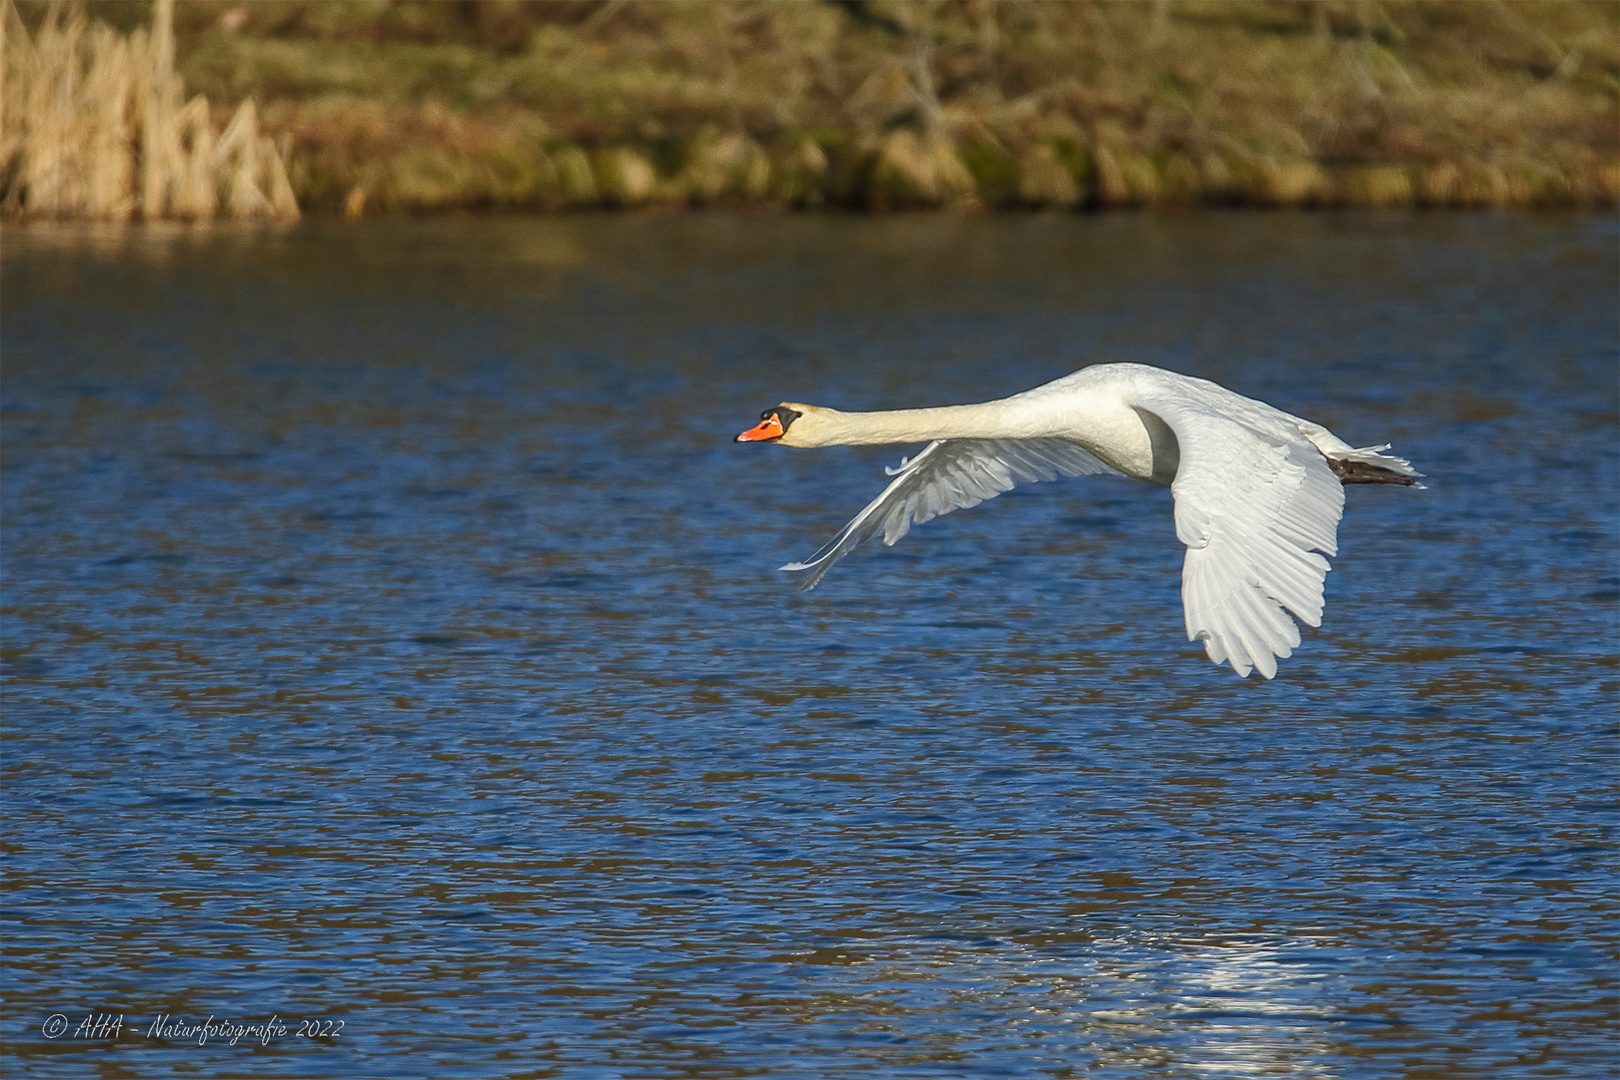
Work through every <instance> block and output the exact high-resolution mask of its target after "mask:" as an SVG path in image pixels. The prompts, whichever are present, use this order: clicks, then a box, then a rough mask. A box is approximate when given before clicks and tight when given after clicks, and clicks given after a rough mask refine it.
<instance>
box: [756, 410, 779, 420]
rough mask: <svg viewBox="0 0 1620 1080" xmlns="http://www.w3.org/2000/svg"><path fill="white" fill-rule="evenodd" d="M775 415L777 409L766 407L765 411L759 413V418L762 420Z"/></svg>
mask: <svg viewBox="0 0 1620 1080" xmlns="http://www.w3.org/2000/svg"><path fill="white" fill-rule="evenodd" d="M775 415H776V410H775V409H766V410H765V411H764V412H762V413H760V414H759V418H760V419H761V420H769V419H770V418H771V417H773V416H775Z"/></svg>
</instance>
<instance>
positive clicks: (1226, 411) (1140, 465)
mask: <svg viewBox="0 0 1620 1080" xmlns="http://www.w3.org/2000/svg"><path fill="white" fill-rule="evenodd" d="M736 441H737V442H778V443H782V444H783V445H784V446H804V447H809V446H856V445H871V444H877V443H918V442H927V443H928V445H927V446H925V447H924V448H923V449H922V451H921V452H920V453H919V454H917V455H916V456H915V457H912V458H909V459H904V460H902V461H901V463H900V467H899V468H898V469H889V470H886V471H887V472H888V473H889V475H891V476H893V477H894V479H893V480H892V481H891V482H890V483H889V486H888V487H886V488H884V489H883V492H882V494H880V495H879V496H878V497H877V498H875V499H873V500H872V501H871V502H870V503H868V504H867V505H866V508H865V509H864V510H862V511H861V512H860V513H858V514H856V515H855V517H854V519H853V520H851V521H850V523H849V524H848V525H845V526H844V527H843V529H841V530H840V531H839V533H838V535H837V536H834V537H833V538H832V540H831V541H829V542H828V543H827V545H826V546H825V547H823V548H822V549H821V550H820V551H818V552H816V553H815V554H814V555H812V556H811V557H810V558H809V559H807V560H806V561H804V562H795V563H789V564H787V565H786V566H784V567H782V569H783V570H790V571H804V572H807V575H808V576H807V577H806V578H805V579H804V588H806V589H811V588H814V587H815V585H816V583H817V582H818V581H820V580H821V578H822V576H823V575H824V574H826V572H827V571H828V570H829V569H831V567H832V565H833V563H835V562H837V561H838V560H839V559H841V558H843V557H844V556H845V555H847V554H849V552H850V551H851V550H853V549H854V548H855V547H856V546H857V545H858V544H860V543H861V542H862V541H864V540H867V539H868V538H870V537H873V536H876V535H877V534H878V533H880V532H881V533H882V534H883V543H884V544H885V545H890V544H893V543H894V542H895V541H896V540H899V539H900V538H901V537H902V536H904V535H905V534H906V532H907V530H909V529H910V528H911V526H912V525H913V524H921V523H922V522H925V521H929V520H931V519H933V518H936V517H938V516H939V515H941V514H948V513H950V512H951V511H952V510H959V509H963V508H965V507H969V506H977V505H978V504H979V503H981V502H983V501H984V500H985V499H992V498H995V497H996V496H997V495H999V494H1001V493H1002V492H1003V491H1010V490H1011V489H1012V488H1013V486H1014V485H1015V484H1016V483H1018V482H1019V481H1023V482H1026V483H1033V482H1035V481H1039V480H1055V479H1057V478H1058V477H1059V476H1083V475H1086V474H1088V473H1113V474H1115V475H1120V474H1123V475H1125V476H1131V477H1135V478H1136V479H1138V480H1147V481H1149V482H1151V483H1155V484H1163V485H1168V486H1169V488H1170V490H1171V492H1172V493H1173V494H1174V495H1175V502H1176V511H1175V513H1176V536H1177V537H1178V538H1179V539H1180V540H1181V542H1182V543H1183V544H1185V545H1187V558H1186V562H1185V563H1184V564H1183V566H1182V570H1181V601H1182V606H1183V608H1184V610H1185V612H1186V616H1187V638H1188V640H1189V641H1202V642H1203V643H1204V651H1205V652H1207V653H1208V654H1209V658H1210V659H1211V660H1212V661H1214V662H1215V663H1217V664H1219V663H1222V662H1226V663H1230V664H1231V665H1232V670H1233V671H1235V672H1237V673H1238V675H1239V676H1247V675H1248V674H1249V671H1250V670H1251V669H1253V670H1255V671H1258V672H1260V674H1261V675H1264V676H1265V677H1266V678H1268V679H1270V678H1272V677H1274V676H1275V675H1276V674H1277V658H1279V657H1286V656H1290V655H1292V653H1293V650H1294V648H1295V646H1297V645H1298V644H1299V628H1298V627H1297V626H1295V625H1294V621H1293V619H1290V618H1289V617H1288V616H1289V613H1290V612H1291V613H1292V614H1293V616H1294V618H1297V619H1299V620H1300V621H1301V622H1304V623H1307V624H1308V625H1310V626H1320V625H1321V624H1322V581H1323V578H1324V577H1325V576H1326V574H1327V572H1328V561H1327V559H1326V558H1325V557H1324V556H1326V555H1335V554H1337V553H1338V547H1337V543H1336V539H1335V537H1336V533H1337V531H1338V524H1339V516H1340V515H1341V514H1342V513H1343V512H1344V490H1343V485H1344V484H1405V485H1407V486H1417V487H1422V485H1421V484H1418V482H1417V481H1418V477H1420V476H1422V475H1423V474H1422V473H1419V472H1417V471H1416V470H1414V469H1413V468H1412V466H1411V463H1409V462H1407V461H1406V460H1404V459H1402V458H1398V457H1395V456H1393V455H1391V454H1385V453H1383V451H1385V450H1387V449H1389V446H1388V444H1385V445H1383V446H1371V447H1361V448H1359V449H1358V448H1356V447H1352V446H1350V445H1349V444H1348V443H1345V442H1343V441H1342V440H1340V439H1339V438H1338V437H1337V436H1335V435H1334V434H1333V433H1332V432H1331V431H1329V430H1328V429H1327V428H1325V427H1323V426H1321V425H1320V424H1313V423H1311V422H1310V421H1309V420H1302V419H1300V418H1299V417H1297V416H1291V415H1289V414H1288V413H1285V412H1283V411H1282V410H1281V409H1275V408H1272V407H1271V406H1270V405H1267V404H1266V403H1265V402H1263V401H1255V400H1254V399H1253V398H1246V397H1243V396H1242V395H1241V394H1235V393H1233V392H1232V391H1230V390H1228V389H1226V388H1225V387H1223V386H1217V385H1216V384H1215V383H1212V382H1209V381H1208V380H1206V379H1195V378H1192V377H1190V376H1187V375H1178V374H1176V373H1175V372H1172V371H1164V370H1162V369H1160V368H1154V367H1148V366H1146V365H1144V364H1098V365H1095V366H1093V367H1088V368H1082V369H1081V370H1079V371H1076V372H1075V373H1074V374H1072V375H1065V376H1064V377H1063V378H1061V379H1057V380H1054V381H1053V382H1049V383H1047V384H1046V385H1044V386H1037V387H1036V388H1035V389H1033V390H1026V391H1024V392H1023V393H1021V394H1014V395H1013V396H1011V397H1006V398H1001V399H1000V400H998V401H987V402H984V403H982V404H979V405H947V406H945V407H943V408H937V409H900V410H896V411H892V412H864V413H847V412H839V411H838V410H836V409H827V408H821V407H818V406H815V405H804V404H801V403H799V402H796V401H788V402H783V403H782V404H780V405H777V406H775V407H774V408H770V409H766V410H765V412H764V413H763V414H761V421H760V423H759V424H757V425H756V426H754V427H752V428H749V429H748V430H747V431H745V432H743V433H742V434H741V435H738V436H737V438H736Z"/></svg>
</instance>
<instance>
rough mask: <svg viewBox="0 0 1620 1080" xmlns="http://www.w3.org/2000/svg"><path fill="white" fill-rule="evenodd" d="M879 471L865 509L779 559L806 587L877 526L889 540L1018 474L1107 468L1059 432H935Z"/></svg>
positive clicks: (991, 492)
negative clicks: (966, 435) (799, 556)
mask: <svg viewBox="0 0 1620 1080" xmlns="http://www.w3.org/2000/svg"><path fill="white" fill-rule="evenodd" d="M887 471H888V473H889V475H891V476H893V477H894V480H893V481H892V482H891V483H890V484H889V486H888V487H886V488H884V489H883V494H881V495H879V496H878V497H877V498H875V499H873V500H872V501H871V502H870V503H867V505H866V509H864V510H862V511H861V512H860V513H858V514H856V515H855V517H854V519H853V520H851V521H850V523H849V524H848V525H845V526H844V527H843V528H842V529H841V530H839V533H838V535H837V536H835V537H833V538H832V539H831V540H830V541H828V542H827V545H826V546H825V547H823V548H822V549H821V550H820V551H818V552H816V553H815V554H814V555H812V556H811V557H810V558H809V559H807V560H805V561H804V562H795V563H788V564H787V565H786V566H784V567H782V569H783V570H796V571H809V572H810V576H809V577H807V578H805V580H804V588H805V589H806V590H809V589H813V588H815V587H816V583H817V582H818V581H820V580H821V578H822V575H823V574H825V573H826V572H827V571H828V570H830V569H831V568H832V564H833V563H835V562H837V561H838V560H839V559H841V558H843V557H844V556H845V555H848V554H849V553H850V552H851V551H853V550H854V549H855V548H856V546H858V545H859V544H860V543H861V542H862V541H865V540H867V539H869V538H871V537H873V536H876V535H877V534H878V533H879V532H882V533H883V543H884V544H885V546H887V545H891V544H893V543H894V542H895V541H896V540H898V539H900V538H901V537H902V536H904V535H906V532H907V531H908V530H909V529H910V528H911V526H912V525H914V524H915V525H921V524H922V523H923V522H925V521H930V520H932V519H934V518H936V517H938V516H939V515H941V514H948V513H950V512H951V511H952V510H961V509H965V508H967V507H969V506H977V505H979V504H980V503H981V502H983V501H984V500H986V499H993V498H995V497H996V496H997V495H1000V494H1001V493H1002V492H1003V491H1011V490H1012V488H1013V487H1014V485H1016V484H1017V483H1019V482H1020V481H1022V482H1024V483H1034V482H1036V481H1039V480H1056V479H1057V478H1058V477H1059V476H1084V475H1086V474H1088V473H1111V472H1113V471H1114V470H1113V469H1111V468H1109V467H1108V466H1107V465H1104V464H1103V463H1102V462H1101V461H1098V460H1097V459H1096V458H1095V457H1092V456H1091V454H1090V453H1088V452H1087V451H1085V450H1082V449H1081V448H1080V447H1078V446H1076V445H1074V444H1073V443H1071V442H1067V441H1065V440H1063V439H942V440H939V441H938V442H931V443H929V444H928V445H927V446H925V447H924V448H923V450H922V452H921V453H920V454H918V455H917V456H916V457H914V458H911V459H909V460H905V461H902V462H901V463H900V468H898V469H889V470H887Z"/></svg>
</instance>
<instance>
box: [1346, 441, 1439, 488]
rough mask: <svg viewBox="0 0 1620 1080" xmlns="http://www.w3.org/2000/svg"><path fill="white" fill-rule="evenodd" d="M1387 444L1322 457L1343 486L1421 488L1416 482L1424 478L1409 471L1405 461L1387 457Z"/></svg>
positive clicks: (1410, 465) (1410, 466) (1409, 464)
mask: <svg viewBox="0 0 1620 1080" xmlns="http://www.w3.org/2000/svg"><path fill="white" fill-rule="evenodd" d="M1388 449H1389V443H1385V444H1384V445H1382V446H1363V447H1360V448H1358V449H1353V450H1349V451H1340V452H1338V453H1334V454H1323V455H1322V456H1323V457H1325V458H1327V463H1328V467H1329V468H1331V469H1332V470H1333V475H1334V476H1337V477H1338V478H1339V482H1340V483H1342V484H1405V485H1406V486H1407V487H1416V488H1421V487H1423V486H1424V485H1422V484H1420V483H1418V478H1419V477H1421V476H1422V475H1423V474H1422V473H1420V472H1418V471H1417V470H1416V469H1414V468H1412V463H1411V462H1410V461H1407V460H1406V459H1405V458H1400V457H1396V456H1395V455H1394V454H1386V453H1384V452H1383V451H1385V450H1388Z"/></svg>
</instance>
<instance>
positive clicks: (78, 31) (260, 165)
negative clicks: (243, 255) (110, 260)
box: [0, 0, 298, 220]
mask: <svg viewBox="0 0 1620 1080" xmlns="http://www.w3.org/2000/svg"><path fill="white" fill-rule="evenodd" d="M173 18H174V0H157V2H156V3H155V4H154V5H153V18H152V26H151V29H150V30H147V29H144V28H142V29H137V30H135V31H134V32H132V33H130V34H128V35H127V36H126V35H123V34H120V33H118V32H117V31H116V30H114V29H113V28H111V27H109V26H108V25H106V24H105V23H102V22H89V21H88V20H87V19H86V18H85V15H84V12H83V10H82V9H75V10H72V11H65V10H64V9H63V8H62V7H61V6H60V5H53V6H52V7H51V9H50V10H49V11H48V13H47V14H46V16H45V18H44V20H43V21H42V22H41V24H40V25H39V27H38V29H37V30H36V31H35V33H34V34H33V35H32V36H30V34H29V33H28V30H27V28H26V27H25V26H23V24H22V22H21V20H20V19H19V18H18V16H17V13H16V10H15V8H14V7H13V5H12V3H11V0H0V213H3V214H5V216H8V217H13V218H16V217H50V218H81V217H88V218H103V219H125V218H130V217H135V216H138V217H141V218H146V219H149V220H150V219H156V218H168V217H177V218H190V219H193V220H206V219H209V218H212V217H215V216H221V217H229V218H275V219H281V220H296V219H297V218H298V200H297V199H296V197H295V196H294V194H293V189H292V184H291V183H289V181H288V179H287V170H286V167H285V165H284V164H283V160H282V158H283V155H282V152H281V150H280V149H279V148H278V147H277V146H276V144H275V141H274V140H273V139H271V138H270V137H268V136H267V135H265V134H264V133H263V132H261V131H260V129H259V122H258V113H257V110H256V109H255V107H254V104H253V100H252V99H251V98H249V99H247V100H244V101H243V102H242V103H241V104H240V105H239V106H238V107H237V109H236V111H235V112H234V113H233V114H232V115H231V117H230V119H229V121H228V122H227V123H226V124H225V127H224V129H223V130H218V129H216V127H215V123H214V115H213V110H212V109H211V108H210V106H209V103H208V99H207V98H206V97H203V96H202V95H200V94H199V95H197V96H195V97H193V98H191V99H190V100H189V101H187V100H185V88H184V84H183V81H182V80H181V78H180V76H179V75H178V74H177V73H176V72H175V70H174V32H173Z"/></svg>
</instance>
